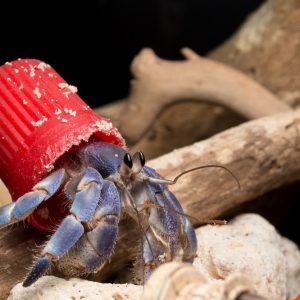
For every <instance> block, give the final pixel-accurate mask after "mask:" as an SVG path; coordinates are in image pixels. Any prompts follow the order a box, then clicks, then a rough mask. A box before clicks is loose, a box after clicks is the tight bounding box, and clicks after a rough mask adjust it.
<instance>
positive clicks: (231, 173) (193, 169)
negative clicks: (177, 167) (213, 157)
mask: <svg viewBox="0 0 300 300" xmlns="http://www.w3.org/2000/svg"><path fill="white" fill-rule="evenodd" d="M205 168H220V169H223V170H226V171H227V172H228V173H229V174H230V175H231V176H232V177H233V178H234V180H235V181H236V183H237V185H238V188H239V190H240V189H241V185H240V182H239V180H238V178H237V177H236V176H235V175H234V174H233V172H232V171H230V170H229V169H228V168H226V167H224V166H221V165H214V164H211V165H205V166H199V167H195V168H192V169H188V170H186V171H183V172H182V173H180V174H178V175H177V176H176V177H175V178H174V179H173V180H170V179H159V178H154V177H146V179H148V180H149V181H150V182H155V183H162V184H169V185H172V184H175V183H176V182H177V181H178V179H179V178H180V177H181V176H183V175H185V174H187V173H190V172H194V171H197V170H200V169H205Z"/></svg>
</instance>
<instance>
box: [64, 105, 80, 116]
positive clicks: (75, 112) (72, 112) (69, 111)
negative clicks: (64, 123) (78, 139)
mask: <svg viewBox="0 0 300 300" xmlns="http://www.w3.org/2000/svg"><path fill="white" fill-rule="evenodd" d="M64 112H65V113H66V114H69V115H71V116H73V117H76V114H77V111H76V110H72V109H68V108H66V107H65V108H64Z"/></svg>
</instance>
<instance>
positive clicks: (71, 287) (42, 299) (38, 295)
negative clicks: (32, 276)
mask: <svg viewBox="0 0 300 300" xmlns="http://www.w3.org/2000/svg"><path fill="white" fill-rule="evenodd" d="M142 289H143V287H142V286H137V285H133V284H110V283H98V282H93V281H88V280H83V279H77V278H72V279H69V280H65V279H61V278H57V277H54V276H43V277H42V278H40V279H39V280H38V281H37V282H36V283H35V284H33V285H32V286H30V287H27V288H23V287H22V284H21V283H19V284H17V285H16V286H15V287H14V288H13V289H12V290H11V292H10V295H9V296H8V298H7V300H24V299H30V300H53V299H55V300H66V299H70V300H79V299H80V300H83V299H88V300H99V299H101V300H121V299H126V300H133V299H135V300H136V299H140V297H141V294H142Z"/></svg>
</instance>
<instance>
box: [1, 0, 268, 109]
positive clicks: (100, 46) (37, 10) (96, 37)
mask: <svg viewBox="0 0 300 300" xmlns="http://www.w3.org/2000/svg"><path fill="white" fill-rule="evenodd" d="M261 2H262V1H261V0H243V1H241V0H207V1H203V0H172V1H171V0H152V1H141V0H132V1H130V0H118V1H117V0H90V1H56V0H55V1H39V2H36V1H7V2H5V1H1V4H0V11H1V16H0V34H1V43H0V63H1V64H3V63H5V62H6V61H9V60H14V59H17V58H37V59H40V60H44V61H45V62H47V63H49V64H51V65H52V66H53V67H54V68H55V69H56V70H57V71H58V73H60V74H61V75H62V77H63V78H64V79H65V80H67V81H68V82H69V83H70V84H73V85H76V86H77V87H78V88H79V95H80V96H81V97H82V98H83V99H84V100H85V101H86V102H87V103H88V104H89V105H90V106H92V107H95V106H99V105H101V104H104V103H107V102H110V101H112V100H117V99H120V98H123V97H126V96H127V94H128V87H129V79H130V78H131V75H130V71H129V66H130V62H131V61H132V59H133V57H134V56H135V55H136V54H137V53H138V52H139V51H140V50H141V49H142V48H143V47H152V48H153V49H154V50H155V52H156V53H157V54H158V55H159V56H161V57H163V58H168V59H178V58H180V54H179V49H180V48H181V47H183V46H188V47H191V48H192V49H193V50H195V51H196V52H198V53H200V54H205V53H207V52H208V51H210V50H211V49H213V48H214V47H216V46H217V45H219V44H220V43H222V42H223V41H224V40H225V39H226V38H228V37H229V36H230V35H231V34H232V33H233V32H234V31H235V30H236V29H237V28H238V26H239V25H240V23H241V22H242V21H243V20H244V19H245V18H246V16H247V15H248V14H249V13H250V12H251V11H253V10H254V9H255V8H256V7H257V6H258V5H259V4H260V3H261Z"/></svg>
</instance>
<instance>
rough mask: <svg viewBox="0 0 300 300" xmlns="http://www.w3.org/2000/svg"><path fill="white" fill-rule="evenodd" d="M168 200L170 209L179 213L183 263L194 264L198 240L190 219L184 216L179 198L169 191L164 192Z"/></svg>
mask: <svg viewBox="0 0 300 300" xmlns="http://www.w3.org/2000/svg"><path fill="white" fill-rule="evenodd" d="M163 193H164V196H165V198H166V200H167V201H166V203H167V204H169V205H170V209H173V211H175V212H177V216H178V218H179V219H180V221H181V230H180V235H179V236H180V241H181V244H182V249H183V258H182V260H183V261H186V262H193V260H194V258H195V255H196V252H197V238H196V234H195V231H194V228H193V225H192V224H191V223H190V221H189V220H188V218H187V217H186V216H185V215H184V212H183V209H182V207H181V205H180V204H179V202H178V200H177V198H176V197H175V196H174V195H173V194H172V193H171V192H170V191H169V190H164V191H163Z"/></svg>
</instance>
